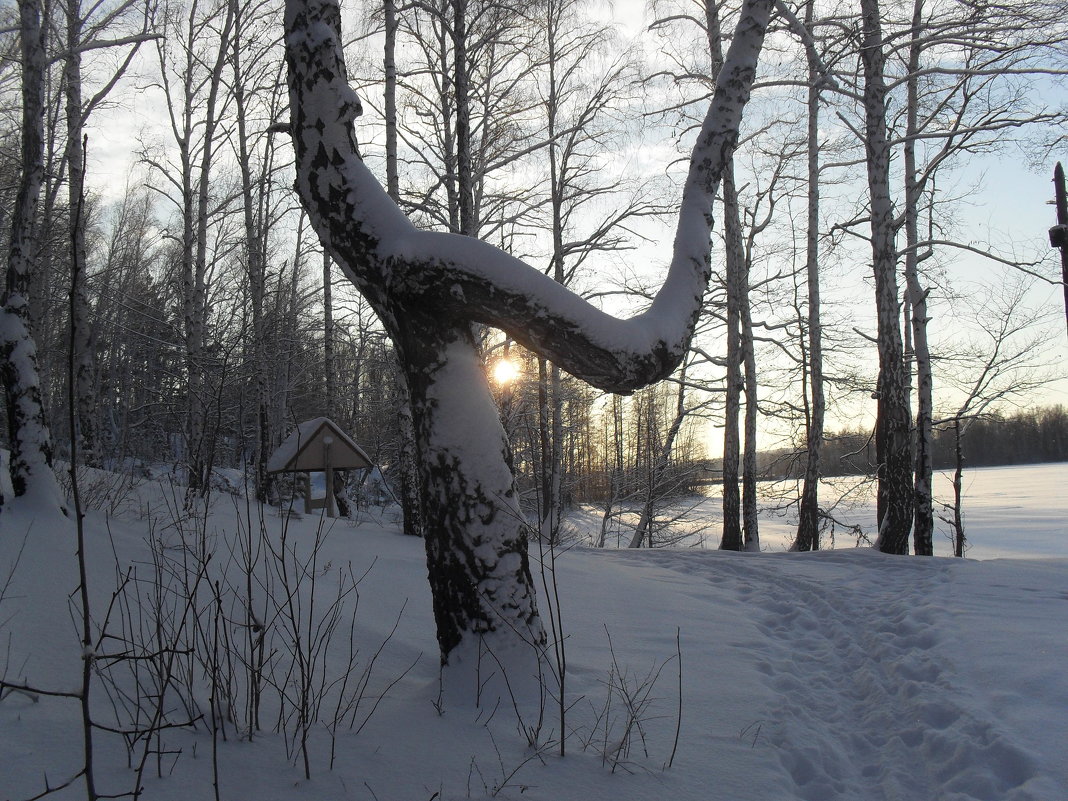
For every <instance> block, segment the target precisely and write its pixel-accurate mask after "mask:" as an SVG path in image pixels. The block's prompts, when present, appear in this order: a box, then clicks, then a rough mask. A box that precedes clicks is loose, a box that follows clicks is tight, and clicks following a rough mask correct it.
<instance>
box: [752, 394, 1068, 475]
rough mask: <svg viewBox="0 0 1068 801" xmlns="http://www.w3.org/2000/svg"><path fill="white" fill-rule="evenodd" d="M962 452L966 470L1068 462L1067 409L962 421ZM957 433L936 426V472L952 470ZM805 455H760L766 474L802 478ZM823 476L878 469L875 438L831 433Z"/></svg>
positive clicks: (869, 434)
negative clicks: (803, 456)
mask: <svg viewBox="0 0 1068 801" xmlns="http://www.w3.org/2000/svg"><path fill="white" fill-rule="evenodd" d="M960 425H961V449H962V451H963V454H964V464H965V466H966V467H989V466H994V465H1012V464H1038V463H1041V462H1064V461H1068V409H1065V407H1064V406H1047V407H1043V408H1038V409H1028V410H1025V411H1020V412H1017V413H1016V414H1013V415H1009V416H1005V415H1003V414H998V413H991V414H987V415H984V416H983V417H978V418H970V419H963V420H961V422H960ZM954 448H955V432H954V423H953V421H951V420H950V421H944V422H942V423H941V424H939V425H936V426H935V436H934V467H935V469H936V470H944V469H952V467H953V465H954V464H955V456H954ZM802 453H803V452H801V451H777V452H774V453H764V454H761V457H762V458H761V468H762V470H763V472H764V473H765V474H766V475H770V476H783V477H787V476H788V477H798V476H800V474H801V473H800V471H801V469H802V468H803V465H804V461H803V459H802V458H801V456H802ZM820 463H821V468H822V469H821V472H822V474H823V475H825V476H841V475H858V474H862V473H870V472H872V471H873V470H874V469H875V467H874V466H875V439H874V437H873V435H872V432H871V431H857V430H853V431H839V432H836V433H832V434H828V435H827V438H826V440H825V441H824V444H823V451H822V455H821V459H820Z"/></svg>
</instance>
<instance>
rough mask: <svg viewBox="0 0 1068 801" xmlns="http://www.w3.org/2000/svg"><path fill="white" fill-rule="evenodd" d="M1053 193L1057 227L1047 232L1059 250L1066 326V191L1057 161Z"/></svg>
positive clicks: (1067, 249)
mask: <svg viewBox="0 0 1068 801" xmlns="http://www.w3.org/2000/svg"><path fill="white" fill-rule="evenodd" d="M1053 191H1054V197H1055V198H1056V204H1057V225H1056V226H1055V227H1054V228H1051V229H1050V231H1049V242H1050V245H1052V246H1053V247H1055V248H1056V247H1059V248H1060V250H1061V282H1062V285H1063V289H1064V318H1065V323H1066V324H1068V191H1066V189H1065V185H1064V168H1063V167H1062V166H1061V163H1060V162H1059V161H1058V162H1057V166H1056V167H1054V168H1053Z"/></svg>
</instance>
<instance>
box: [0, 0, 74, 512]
mask: <svg viewBox="0 0 1068 801" xmlns="http://www.w3.org/2000/svg"><path fill="white" fill-rule="evenodd" d="M18 7H19V29H20V38H21V56H22V164H21V176H20V179H19V189H18V194H17V195H16V197H15V208H14V210H13V212H12V216H11V240H10V242H9V245H8V248H9V249H8V259H7V278H6V281H5V285H4V295H3V298H2V300H0V378H2V380H3V385H4V401H5V403H6V408H7V425H8V440H9V442H10V443H11V453H10V457H9V463H8V469H9V472H10V476H11V488H12V490H13V492H14V494H15V497H16V498H18V497H29V498H31V499H34V500H39V501H40V502H41V503H42V504H43V505H44V506H45V507H46V508H47V507H51V508H60V507H61V506H62V495H61V493H60V490H59V484H58V483H57V482H56V476H55V473H53V472H52V438H51V434H50V433H49V428H48V421H47V419H46V416H45V410H44V404H43V402H42V397H41V377H40V374H39V372H38V369H37V344H36V343H35V342H34V339H33V336H32V334H31V332H30V325H29V313H30V285H31V283H32V281H33V268H34V256H33V254H34V250H35V241H34V218H35V212H36V208H37V201H38V199H39V198H40V194H41V184H42V182H43V180H44V76H45V66H46V52H45V40H44V32H43V28H42V25H41V5H40V2H39V0H19V4H18ZM2 501H3V496H2V495H0V502H2Z"/></svg>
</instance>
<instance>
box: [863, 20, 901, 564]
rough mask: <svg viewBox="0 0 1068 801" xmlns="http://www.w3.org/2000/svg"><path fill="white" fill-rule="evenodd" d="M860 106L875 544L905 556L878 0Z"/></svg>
mask: <svg viewBox="0 0 1068 801" xmlns="http://www.w3.org/2000/svg"><path fill="white" fill-rule="evenodd" d="M861 14H862V25H863V37H864V41H863V45H862V47H861V62H862V64H863V70H864V112H865V137H864V144H865V150H866V154H867V167H868V192H869V198H870V210H871V248H872V269H873V272H874V275H875V304H876V313H877V316H878V349H879V383H878V386H877V387H876V395H877V400H878V412H877V418H876V428H875V449H876V458H877V459H878V463H879V464H878V473H877V476H878V480H879V488H878V503H877V505H878V521H879V534H878V537H877V539H876V547H878V548H879V550H881V551H883V552H885V553H895V554H905V553H908V549H909V532H910V531H911V529H912V515H913V488H912V452H911V447H910V445H911V443H910V422H911V421H910V419H909V398H908V380H907V375H906V371H905V362H904V354H903V351H902V346H901V309H900V301H899V293H898V284H897V248H896V247H895V245H894V231H895V224H894V208H893V203H892V201H891V197H890V145H889V143H888V141H887V134H886V84H885V82H884V80H883V68H884V63H885V56H884V53H883V39H882V27H881V24H880V21H879V3H878V0H862V2H861Z"/></svg>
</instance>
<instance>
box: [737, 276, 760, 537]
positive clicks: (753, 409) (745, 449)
mask: <svg viewBox="0 0 1068 801" xmlns="http://www.w3.org/2000/svg"><path fill="white" fill-rule="evenodd" d="M748 275H749V259H748V258H747V259H746V269H745V276H746V284H745V291H744V292H743V293H742V295H741V298H740V299H741V308H740V309H739V312H740V314H739V323H740V325H741V331H740V333H741V350H742V354H741V355H742V366H743V367H744V374H745V421H744V431H745V439H744V442H743V445H742V535H743V541H744V542H743V546H744V548H745V550H747V551H759V550H760V529H759V522H758V520H757V412H758V404H757V368H756V348H755V347H754V342H753V319H752V316H751V312H750V306H749V281H748Z"/></svg>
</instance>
